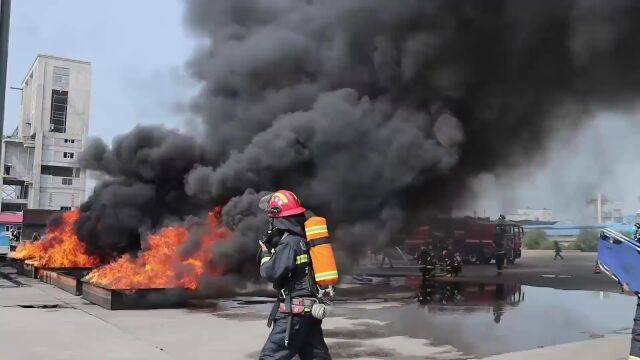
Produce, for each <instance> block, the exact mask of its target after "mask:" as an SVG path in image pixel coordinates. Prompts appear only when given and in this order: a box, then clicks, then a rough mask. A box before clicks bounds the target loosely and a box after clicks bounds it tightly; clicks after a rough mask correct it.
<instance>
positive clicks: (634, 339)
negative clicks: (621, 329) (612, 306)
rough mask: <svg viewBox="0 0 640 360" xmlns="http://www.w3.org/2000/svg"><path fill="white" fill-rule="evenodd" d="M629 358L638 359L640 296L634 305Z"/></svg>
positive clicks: (639, 356) (639, 351) (639, 344)
mask: <svg viewBox="0 0 640 360" xmlns="http://www.w3.org/2000/svg"><path fill="white" fill-rule="evenodd" d="M629 360H640V297H639V298H638V304H637V305H636V316H634V318H633V329H631V350H630V351H629Z"/></svg>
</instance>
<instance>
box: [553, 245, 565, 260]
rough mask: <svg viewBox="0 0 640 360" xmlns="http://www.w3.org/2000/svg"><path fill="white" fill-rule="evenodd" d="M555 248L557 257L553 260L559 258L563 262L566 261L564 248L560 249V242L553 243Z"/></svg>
mask: <svg viewBox="0 0 640 360" xmlns="http://www.w3.org/2000/svg"><path fill="white" fill-rule="evenodd" d="M553 247H554V249H555V253H556V254H555V255H554V256H553V260H554V261H555V260H557V259H558V257H559V258H560V259H562V260H564V257H563V256H562V248H561V247H560V243H559V242H558V240H555V241H554V242H553Z"/></svg>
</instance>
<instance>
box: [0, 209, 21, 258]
mask: <svg viewBox="0 0 640 360" xmlns="http://www.w3.org/2000/svg"><path fill="white" fill-rule="evenodd" d="M11 230H15V231H18V232H21V231H22V213H19V212H2V213H0V256H6V255H7V254H9V251H10V245H11Z"/></svg>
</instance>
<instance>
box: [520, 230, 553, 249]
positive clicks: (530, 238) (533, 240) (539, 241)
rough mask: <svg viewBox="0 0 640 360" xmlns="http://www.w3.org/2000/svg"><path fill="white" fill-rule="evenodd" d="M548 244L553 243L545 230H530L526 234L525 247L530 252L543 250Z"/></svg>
mask: <svg viewBox="0 0 640 360" xmlns="http://www.w3.org/2000/svg"><path fill="white" fill-rule="evenodd" d="M548 243H551V242H550V241H549V238H548V237H547V233H545V232H544V230H530V231H527V232H526V233H525V234H524V246H526V247H527V249H529V250H537V249H543V248H545V247H547V246H548V245H547V244H548Z"/></svg>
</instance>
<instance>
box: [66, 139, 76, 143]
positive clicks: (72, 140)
mask: <svg viewBox="0 0 640 360" xmlns="http://www.w3.org/2000/svg"><path fill="white" fill-rule="evenodd" d="M64 143H65V144H75V143H76V139H64Z"/></svg>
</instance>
